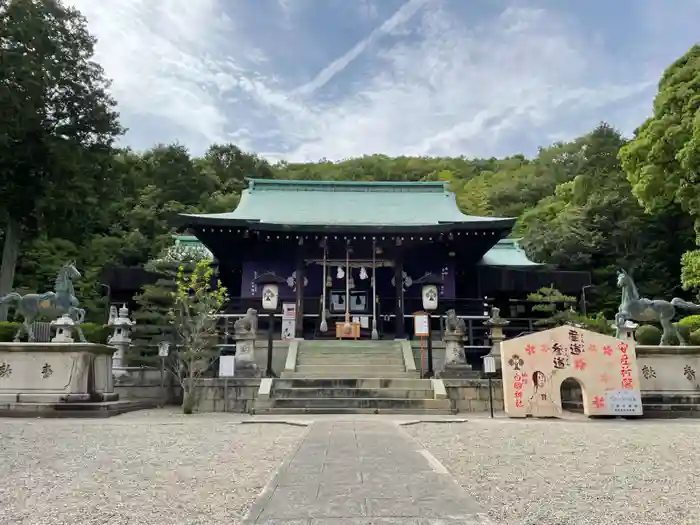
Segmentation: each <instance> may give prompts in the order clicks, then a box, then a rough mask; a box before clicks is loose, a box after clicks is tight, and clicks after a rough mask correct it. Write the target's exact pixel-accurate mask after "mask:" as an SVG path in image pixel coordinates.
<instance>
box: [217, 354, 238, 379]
mask: <svg viewBox="0 0 700 525" xmlns="http://www.w3.org/2000/svg"><path fill="white" fill-rule="evenodd" d="M234 375H236V356H235V355H222V356H219V377H233V376H234Z"/></svg>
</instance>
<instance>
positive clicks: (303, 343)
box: [299, 339, 401, 348]
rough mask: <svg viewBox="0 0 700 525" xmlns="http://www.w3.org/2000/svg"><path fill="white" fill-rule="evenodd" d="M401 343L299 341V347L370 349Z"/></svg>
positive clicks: (365, 340) (328, 340)
mask: <svg viewBox="0 0 700 525" xmlns="http://www.w3.org/2000/svg"><path fill="white" fill-rule="evenodd" d="M400 344H401V341H396V340H391V341H373V340H371V339H358V340H354V339H353V340H347V339H306V340H304V341H299V345H300V346H304V347H314V346H371V347H379V348H381V347H386V346H397V345H400Z"/></svg>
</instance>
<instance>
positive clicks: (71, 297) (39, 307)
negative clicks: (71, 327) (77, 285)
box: [0, 261, 86, 343]
mask: <svg viewBox="0 0 700 525" xmlns="http://www.w3.org/2000/svg"><path fill="white" fill-rule="evenodd" d="M80 277H81V275H80V272H79V271H78V269H77V268H76V267H75V261H71V262H69V263H66V264H64V265H63V266H62V267H61V269H60V270H59V271H58V275H57V276H56V280H55V281H54V290H53V292H45V293H30V294H27V295H20V294H18V293H17V292H12V293H10V294H7V295H6V296H5V297H1V298H0V304H6V303H11V304H15V305H16V306H15V309H16V311H17V313H19V314H20V315H21V316H22V324H21V325H20V327H19V330H17V333H16V334H15V337H14V341H15V342H19V339H20V337H21V335H22V332H26V334H27V340H28V341H29V342H33V341H36V336H35V335H34V330H33V328H32V325H33V324H34V321H35V320H36V318H37V317H39V316H40V315H42V314H45V315H46V316H47V317H51V318H54V319H55V318H58V317H61V316H62V315H65V314H68V315H69V316H70V317H71V318H72V319H73V321H75V323H76V330H77V331H78V337H79V338H80V342H81V343H85V342H86V340H85V335H84V334H83V331H82V329H81V328H80V323H82V322H83V320H84V319H85V310H84V309H82V308H78V304H79V302H78V299H77V298H76V297H75V289H74V288H73V280H75V279H79V278H80Z"/></svg>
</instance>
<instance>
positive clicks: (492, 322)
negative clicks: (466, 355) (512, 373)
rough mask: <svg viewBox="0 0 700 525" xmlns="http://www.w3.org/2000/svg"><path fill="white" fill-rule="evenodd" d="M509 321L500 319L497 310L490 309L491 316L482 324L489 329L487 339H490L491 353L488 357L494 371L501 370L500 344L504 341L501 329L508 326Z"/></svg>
mask: <svg viewBox="0 0 700 525" xmlns="http://www.w3.org/2000/svg"><path fill="white" fill-rule="evenodd" d="M509 324H510V321H509V320H508V319H504V318H502V317H501V310H500V309H499V308H492V309H491V315H490V316H489V318H488V319H487V320H486V321H485V322H484V325H486V326H487V327H488V329H489V337H490V339H491V351H490V352H489V354H488V355H490V356H493V358H494V361H495V364H496V370H497V371H498V370H501V343H502V342H503V340H504V339H505V335H504V334H503V328H504V327H506V326H508V325H509Z"/></svg>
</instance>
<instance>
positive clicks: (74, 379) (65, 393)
mask: <svg viewBox="0 0 700 525" xmlns="http://www.w3.org/2000/svg"><path fill="white" fill-rule="evenodd" d="M113 352H114V349H113V348H111V347H109V346H105V345H97V344H91V343H0V403H81V402H82V403H84V402H89V401H114V400H117V399H118V398H119V396H118V395H117V394H115V393H114V382H113V379H112V353H113Z"/></svg>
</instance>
